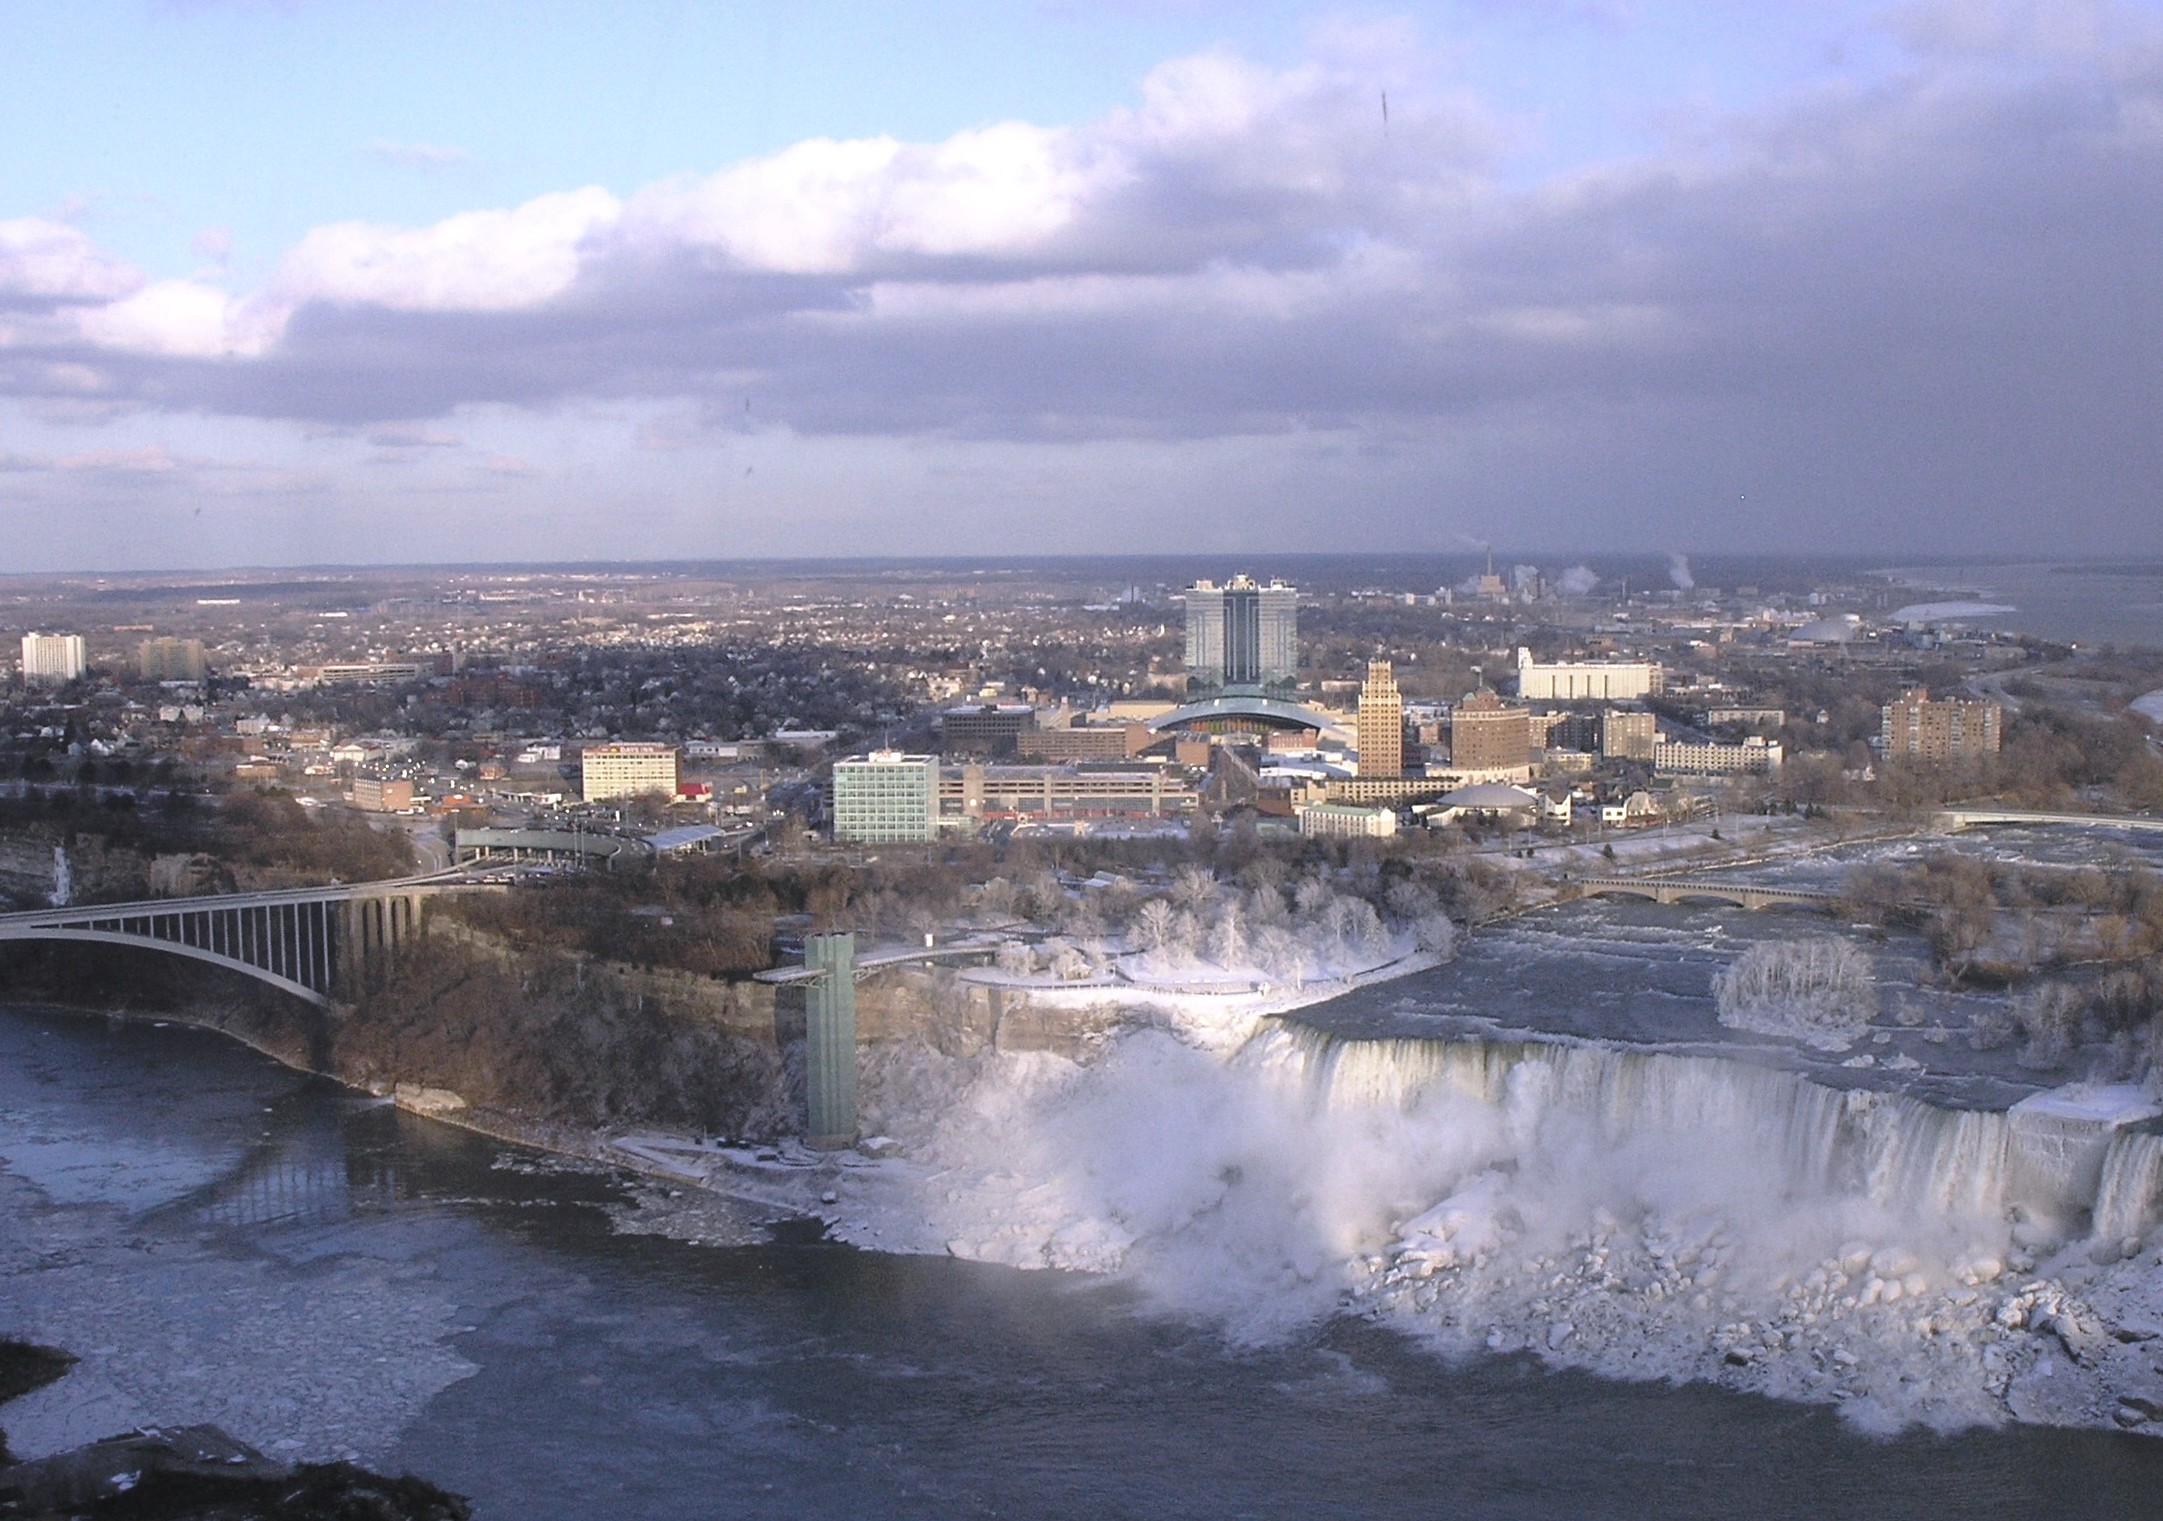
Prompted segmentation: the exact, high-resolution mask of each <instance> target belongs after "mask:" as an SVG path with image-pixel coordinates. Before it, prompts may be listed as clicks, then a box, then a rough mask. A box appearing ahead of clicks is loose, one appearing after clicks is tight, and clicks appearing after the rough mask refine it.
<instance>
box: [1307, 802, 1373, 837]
mask: <svg viewBox="0 0 2163 1521" xmlns="http://www.w3.org/2000/svg"><path fill="white" fill-rule="evenodd" d="M1299 832H1300V833H1301V834H1302V835H1304V836H1306V837H1307V838H1309V839H1334V840H1387V839H1390V838H1392V837H1393V836H1395V834H1396V833H1397V810H1396V809H1394V808H1362V807H1359V806H1358V805H1356V804H1352V803H1309V804H1307V805H1306V806H1305V807H1303V808H1301V809H1300V810H1299Z"/></svg>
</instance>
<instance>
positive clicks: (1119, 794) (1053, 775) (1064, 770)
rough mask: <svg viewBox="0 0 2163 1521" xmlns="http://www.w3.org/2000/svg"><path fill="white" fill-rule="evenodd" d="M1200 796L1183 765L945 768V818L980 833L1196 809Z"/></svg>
mask: <svg viewBox="0 0 2163 1521" xmlns="http://www.w3.org/2000/svg"><path fill="white" fill-rule="evenodd" d="M1200 803H1201V795H1200V794H1199V793H1197V792H1196V791H1195V790H1194V786H1193V784H1192V782H1190V781H1189V780H1188V772H1187V769H1186V768H1184V767H1180V766H1153V765H1135V766H1123V765H1109V764H1097V765H1089V764H1082V765H1070V766H991V765H978V764H970V765H962V766H947V767H944V768H942V770H941V772H940V775H939V820H940V822H941V824H942V825H943V826H945V827H948V828H954V829H965V830H973V829H974V828H976V827H977V825H978V824H980V823H981V822H982V821H983V820H984V819H986V818H999V817H1005V818H1014V819H1029V820H1050V819H1082V818H1107V819H1108V818H1121V817H1139V818H1161V817H1163V816H1165V815H1167V814H1179V813H1190V812H1192V811H1193V810H1194V809H1195V808H1197V807H1198V806H1200Z"/></svg>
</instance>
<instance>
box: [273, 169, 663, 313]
mask: <svg viewBox="0 0 2163 1521" xmlns="http://www.w3.org/2000/svg"><path fill="white" fill-rule="evenodd" d="M621 211H622V206H621V203H620V202H618V201H617V199H616V197H615V196H613V195H611V194H609V192H607V191H606V190H602V189H598V188H595V187H591V186H589V187H588V188H586V189H584V190H571V191H564V192H560V193H557V194H553V195H544V196H538V197H536V198H535V199H533V200H530V201H528V202H526V203H525V204H524V205H522V206H518V207H514V208H512V209H511V210H509V211H469V212H465V213H463V214H461V215H459V216H454V217H450V218H448V219H446V220H444V221H441V222H438V223H436V224H435V225H434V226H432V227H422V228H415V229H406V228H395V227H378V226H374V225H372V224H370V223H366V222H338V223H334V224H332V225H331V226H328V227H318V228H316V229H315V230H314V231H313V232H311V233H309V234H308V235H307V236H306V237H305V238H303V239H301V241H300V243H299V244H298V245H297V246H295V248H294V249H293V251H292V252H291V253H289V254H288V255H286V257H285V260H284V262H283V263H282V264H281V265H280V266H279V270H278V276H277V279H276V281H275V282H274V284H273V291H274V294H275V299H276V300H277V302H278V303H279V304H280V305H282V306H284V307H286V308H287V309H289V310H290V309H291V308H293V307H297V306H299V305H302V304H304V303H306V302H309V301H322V302H327V303H330V304H332V305H338V306H378V307H382V308H385V309H387V310H390V311H400V312H452V311H468V312H501V311H515V310H518V309H520V308H524V307H533V306H538V305H540V304H542V303H544V302H546V301H549V300H551V299H553V298H555V297H557V296H560V295H562V294H563V293H564V292H565V291H567V290H569V289H570V287H571V284H572V282H573V281H574V280H576V279H577V277H578V273H579V269H580V267H581V261H582V259H583V257H584V255H585V253H586V252H587V248H588V244H589V241H590V240H591V239H593V238H594V237H595V236H596V234H598V233H600V232H601V231H603V230H605V229H607V228H608V227H610V226H611V225H613V224H614V222H615V221H616V219H617V217H618V216H619V215H620V213H621Z"/></svg>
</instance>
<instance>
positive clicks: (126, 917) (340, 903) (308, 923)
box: [0, 869, 482, 1008]
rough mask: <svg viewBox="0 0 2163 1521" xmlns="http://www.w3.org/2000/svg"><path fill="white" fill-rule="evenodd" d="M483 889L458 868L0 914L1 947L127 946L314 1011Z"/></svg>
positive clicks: (342, 994)
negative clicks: (432, 915) (463, 896)
mask: <svg viewBox="0 0 2163 1521" xmlns="http://www.w3.org/2000/svg"><path fill="white" fill-rule="evenodd" d="M480 885H482V883H481V882H480V880H479V879H478V878H477V877H476V876H475V875H474V874H473V873H472V872H469V871H466V870H463V869H459V870H453V871H442V872H434V873H431V874H429V875H427V876H419V877H400V878H397V879H395V880H392V881H387V882H354V883H345V884H340V885H337V886H333V887H301V888H293V889H290V890H287V891H282V892H255V893H218V894H212V895H208V896H204V897H196V898H153V899H149V900H147V901H144V902H140V903H95V904H89V905H86V906H83V907H79V908H45V909H32V910H30V911H29V912H27V913H16V914H0V941H9V940H58V941H75V942H81V943H88V944H92V945H126V946H137V947H141V948H144V949H149V950H158V951H165V952H169V953H170V954H172V955H175V956H186V957H188V958H189V959H191V960H194V961H201V962H205V963H207V964H209V965H211V966H222V967H224V968H226V969H227V970H228V971H234V972H239V973H242V974H243V975H245V976H248V977H253V978H254V979H255V980H256V981H258V982H263V983H268V984H269V985H270V986H272V987H274V988H278V989H280V990H281V991H283V992H287V993H291V994H292V995H293V996H294V997H296V998H300V999H305V1000H306V1001H307V1002H309V1003H312V1004H314V1005H316V1006H317V1007H318V1008H329V1007H331V1006H332V1004H333V1003H334V1002H336V1001H337V1000H338V999H339V998H340V997H350V996H351V994H352V992H353V990H354V989H355V988H356V987H357V986H358V985H359V982H360V973H361V972H362V970H363V969H364V968H365V967H366V966H367V965H368V964H370V963H371V962H377V961H382V960H385V959H387V958H389V957H390V956H391V955H392V954H393V953H395V952H396V950H397V948H398V947H399V946H401V945H403V944H404V943H405V942H406V941H408V940H410V939H412V938H413V936H414V935H416V934H418V933H419V932H420V927H421V905H422V904H423V903H424V902H425V901H426V900H427V899H428V898H429V897H430V896H431V895H432V894H435V893H441V892H456V891H459V890H461V889H470V888H474V887H478V886H480Z"/></svg>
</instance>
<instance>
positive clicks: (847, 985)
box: [804, 932, 856, 1151]
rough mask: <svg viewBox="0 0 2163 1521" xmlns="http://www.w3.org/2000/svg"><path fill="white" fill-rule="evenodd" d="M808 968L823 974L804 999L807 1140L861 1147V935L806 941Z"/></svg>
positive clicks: (827, 1147) (824, 1146) (835, 1147)
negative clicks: (858, 1137) (858, 966)
mask: <svg viewBox="0 0 2163 1521" xmlns="http://www.w3.org/2000/svg"><path fill="white" fill-rule="evenodd" d="M804 965H805V966H807V967H811V968H813V969H815V970H817V971H818V972H820V973H821V975H820V976H819V977H817V978H815V979H813V980H812V983H811V986H810V988H809V989H808V990H807V996H806V998H805V1000H804V1003H805V1008H804V1077H805V1090H806V1098H807V1099H808V1100H809V1103H808V1108H809V1111H810V1112H809V1116H808V1121H809V1122H808V1123H807V1124H806V1126H805V1127H804V1128H805V1139H806V1140H807V1141H808V1142H809V1143H810V1144H811V1145H812V1146H814V1147H817V1148H818V1149H819V1150H821V1151H843V1150H846V1149H847V1148H849V1147H851V1146H854V1145H855V1144H856V937H855V936H854V935H853V934H848V933H846V932H844V933H841V934H833V935H806V936H805V937H804Z"/></svg>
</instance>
